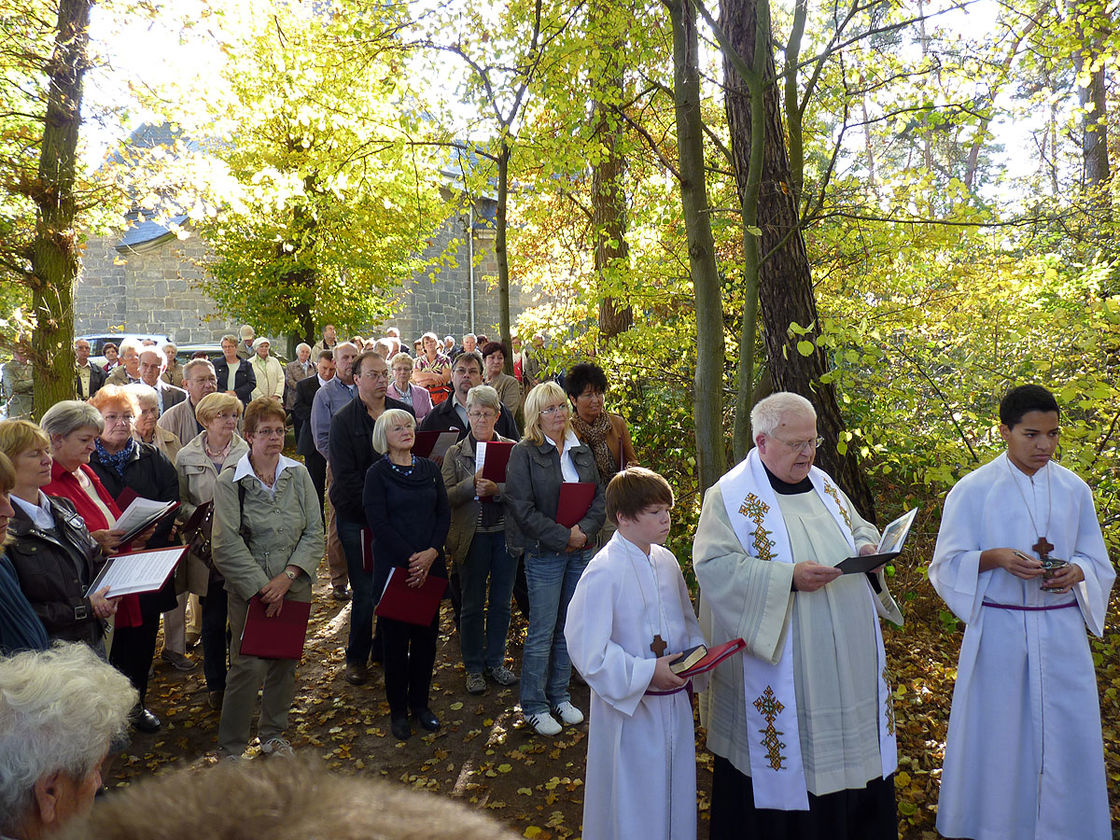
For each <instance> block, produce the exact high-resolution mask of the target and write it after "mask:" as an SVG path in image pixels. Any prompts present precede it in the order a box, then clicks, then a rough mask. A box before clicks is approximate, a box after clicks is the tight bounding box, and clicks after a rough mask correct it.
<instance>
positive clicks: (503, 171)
mask: <svg viewBox="0 0 1120 840" xmlns="http://www.w3.org/2000/svg"><path fill="white" fill-rule="evenodd" d="M509 159H510V148H509V143H508V142H507V141H506V139H505V137H503V138H502V143H501V147H500V148H499V150H498V155H497V158H496V160H497V164H498V209H497V215H496V220H495V222H496V223H495V230H494V256H495V258H496V259H497V261H498V320H499V324H498V328H499V330H501V333H502V341H503V342H504V343H505V345H506V347H512V346H513V336H512V333H511V331H510V318H509V252H508V251H507V250H506V211H507V209H508V207H509ZM505 372H506V373H507V374H509V375H510V376H512V375H513V354H512V353H510V354H509V355H508V356H506V364H505Z"/></svg>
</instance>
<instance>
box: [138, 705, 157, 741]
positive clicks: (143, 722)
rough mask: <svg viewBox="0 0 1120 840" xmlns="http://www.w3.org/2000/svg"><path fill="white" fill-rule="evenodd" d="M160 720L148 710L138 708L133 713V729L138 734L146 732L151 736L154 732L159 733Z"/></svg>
mask: <svg viewBox="0 0 1120 840" xmlns="http://www.w3.org/2000/svg"><path fill="white" fill-rule="evenodd" d="M161 726H163V724H162V723H160V721H159V718H158V717H156V716H155V715H153V714H152V713H151V712H149V711H148V710H147V709H144V708H141V707H139V706H137V707H136V708H135V709H134V710H133V711H132V728H133V729H135V730H136V731H137V732H144V733H146V734H148V735H151V734H152V733H153V732H159V729H160V727H161Z"/></svg>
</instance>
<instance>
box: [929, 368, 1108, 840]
mask: <svg viewBox="0 0 1120 840" xmlns="http://www.w3.org/2000/svg"><path fill="white" fill-rule="evenodd" d="M1058 415H1059V411H1058V404H1057V402H1056V401H1055V400H1054V397H1053V395H1051V394H1050V392H1049V391H1047V390H1046V389H1045V388H1041V387H1039V386H1037V385H1022V386H1019V387H1018V388H1014V389H1012V390H1011V391H1009V392H1008V393H1007V395H1006V396H1005V397H1004V398H1003V401H1002V402H1001V403H1000V407H999V418H1000V434H1001V435H1002V436H1003V439H1004V441H1006V443H1007V452H1006V453H1005V454H1003V455H1000V456H998V457H997V458H995V459H994V460H992V461H990V462H989V463H987V464H985V465H984V466H982V467H980V468H979V469H978V470H976V471H975V472H972V473H971V474H969V475H967V476H965V477H964V478H963V479H961V481H960V482H959V483H958V484H957V486H956V487H954V488H953V489H952V491H950V493H949V495H948V498H946V500H945V511H944V514H943V516H942V519H941V530H940V532H939V533H938V535H937V547H936V549H935V551H934V556H933V562H932V563H931V564H930V568H929V579H930V582H931V583H932V584H933V585H934V587H935V588H936V589H937V592H938V594H939V595H941V597H942V598H943V599H944V600H945V603H946V604H948V605H949V608H950V609H951V610H952V611H953V613H954V614H955V615H956V616H957V617H958V618H959V619H961V620H962V621H964V622H965V623H966V624H967V629H966V630H965V634H964V640H963V643H962V645H961V654H960V662H959V664H958V667H957V684H956V687H955V688H954V690H953V708H952V712H951V713H950V715H949V738H948V742H947V744H946V747H945V767H944V770H943V771H942V776H941V797H940V801H939V803H938V809H937V830H938V831H939V832H940V833H941V834H942V835H944V836H946V837H967V838H974V840H1012V838H1014V840H1023V838H1046V840H1064V839H1067V840H1075V838H1076V840H1109V838H1111V837H1112V830H1111V828H1110V827H1109V808H1108V791H1107V787H1106V782H1105V765H1104V750H1103V747H1102V744H1101V723H1100V707H1099V703H1098V695H1097V681H1096V675H1095V673H1094V670H1093V658H1092V656H1091V654H1090V651H1089V643H1088V639H1087V637H1086V633H1085V629H1086V628H1088V629H1089V630H1091V631H1092V632H1093V633H1096V634H1097V635H1098V636H1099V635H1101V633H1102V631H1103V629H1104V615H1105V607H1106V606H1107V604H1108V593H1109V590H1110V589H1111V588H1112V582H1113V579H1114V578H1115V576H1116V575H1115V572H1114V571H1113V568H1112V564H1111V563H1110V562H1109V559H1108V552H1107V551H1106V549H1105V545H1104V539H1103V538H1102V536H1101V529H1100V525H1099V524H1098V522H1097V514H1096V510H1095V509H1094V507H1093V497H1092V493H1091V492H1090V490H1089V487H1088V485H1086V484H1085V482H1084V481H1082V480H1081V479H1080V478H1078V477H1077V476H1076V475H1074V474H1073V473H1072V472H1070V471H1069V470H1067V469H1065V468H1064V467H1062V466H1060V465H1059V464H1057V463H1056V462H1054V461H1052V460H1051V457H1052V456H1053V454H1054V450H1055V448H1056V447H1057V445H1058ZM1044 561H1049V562H1044ZM1055 561H1066V563H1065V565H1059V567H1058V568H1056V569H1048V568H1047V565H1049V564H1050V563H1054V562H1055Z"/></svg>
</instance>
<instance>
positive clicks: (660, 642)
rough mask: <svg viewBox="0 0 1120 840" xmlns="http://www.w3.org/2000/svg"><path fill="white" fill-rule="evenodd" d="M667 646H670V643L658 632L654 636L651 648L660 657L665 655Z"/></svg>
mask: <svg viewBox="0 0 1120 840" xmlns="http://www.w3.org/2000/svg"><path fill="white" fill-rule="evenodd" d="M667 647H669V645H668V644H667V643H666V642H665V640H664V639H662V638H661V634H660V633H658V634H657V635H656V636H654V637H653V642H652V643H651V644H650V646H649V649H650V650H652V651H653V653H654V655H655V656H659V657H660V656H664V655H665V648H667Z"/></svg>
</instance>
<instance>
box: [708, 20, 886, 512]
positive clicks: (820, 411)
mask: <svg viewBox="0 0 1120 840" xmlns="http://www.w3.org/2000/svg"><path fill="white" fill-rule="evenodd" d="M767 2H768V0H758V3H767ZM768 9H769V7H768V6H767V7H766V9H764V10H763V13H762V14H760V13H759V10H758V6H756V0H721V3H720V23H721V25H722V27H723V29H724V31H725V33H726V35H727V40H728V45H729V46H730V47H731V48H732V49H733V50H734V51H735V52H736V53H737V54H738V55H739V56H740V57H741V58H742V59H743V61H744V62H745V63H746V65H747V66H748V67H754V66H756V62H755V38H756V35H759V33H758V32H757V27H758V26H759V25H760V21H761V25H762V26H764V27H766V28H767V29H768V27H769V14H768ZM759 42H760V43H763V44H767V45H768V44H770V43H771V33H770V32H769V31H764V32H763V33H761V36H760V37H759ZM757 66H760V67H762V68H763V79H762V82H763V85H764V86H765V87H764V89H765V95H764V97H763V102H764V105H765V132H764V135H763V151H762V159H763V162H762V177H761V187H760V188H759V193H758V225H759V227H760V228H761V230H762V237H761V239H762V247H761V252H762V261H761V264H760V285H759V305H760V310H761V313H762V322H763V337H764V339H765V344H766V350H767V357H768V369H769V371H770V374H771V376H772V377H773V381H774V387H775V390H784V391H792V392H794V393H798V394H801V395H803V396H805V397H807V398H809V399H810V400H812V402H813V404H814V405H815V406H816V409H817V423H818V429H819V431H820V433H821V434H822V435H823V436H824V438H825V444H824V446H823V447H822V448H821V449H820V451H819V452H818V453H817V460H818V463H819V464H820V465H821V467H822V468H823V469H825V470H826V471H827V472H829V473H830V474H831V475H832V476H833V477H834V478H835V479H836V480H837V481H838V482H839V483H840V486H841V487H842V488H843V489H844V492H846V493H847V494H848V496H849V497H850V498H851V500H852V502H853V503H854V504H855V505H856V507H857V508H858V509H859V511H860V513H862V514H863V515H864V516H865V517H867V518H869V519H873V518H874V513H875V505H874V500H873V498H872V495H871V491H870V489H869V487H868V485H867V480H866V478H865V476H864V474H863V471H862V469H861V468H860V465H859V462H858V460H857V458H856V455H855V452H854V448H849V449H848V451H847V453H846V454H845V455H843V456H841V455H840V454H839V453H838V451H837V442H838V441H839V436H840V432H841V431H842V430H843V428H844V423H843V419H842V418H841V416H840V408H839V405H838V404H837V401H836V393H835V390H834V389H833V387H832V385H831V384H830V383H825V382H822V381H821V377H822V376H823V375H824V374H825V373H826V372H827V371H828V359H827V357H826V356H825V354H824V352H823V351H822V350H821V348H819V347H818V346H816V343H815V339H816V338H817V336H818V335H819V317H818V315H817V302H816V298H815V297H814V294H813V282H812V271H811V269H810V266H809V257H808V254H807V253H806V250H805V241H804V239H803V238H802V236H801V229H800V225H799V219H798V208H797V202H796V199H795V197H794V192H793V189H792V187H791V184H792V180H791V172H790V164H789V157H788V154H787V151H786V145H785V132H784V131H783V127H782V121H781V107H780V103H779V101H778V91H777V88H776V86H775V71H774V57H773V54H772V52H771V51H770V49H769V48H767V49H766V55H765V56H762V61H761V63H759V64H758V65H757ZM724 74H725V78H726V106H727V114H728V122H729V127H730V134H731V151H732V159H733V161H734V164H735V173H736V181H737V185H738V189H739V194H740V197H742V196H745V195H746V194H747V193H748V192H749V188H750V185H749V182H748V173H749V172H750V156H751V149H752V145H751V140H752V133H751V114H750V105H751V102H750V97H749V94H748V92H747V85H746V83H745V82H744V80H743V79H742V78H741V76H740V74H739V73H738V72H736V71H735V69H734V68H733V67H732V66H731V62H730V61H728V60H727V59H725V61H724ZM793 324H798V325H800V327H802V328H807V329H808V332H807V333H805V334H798V333H796V332H795V331H794V330H791V328H790V327H791V325H793ZM804 342H810V343H811V344H812V349H811V352H809V354H808V355H803V354H802V353H801V352H800V351H799V350H798V345H799V343H800V344H801V346H802V348H803V349H808V347H807V345H806V344H805V343H804Z"/></svg>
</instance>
